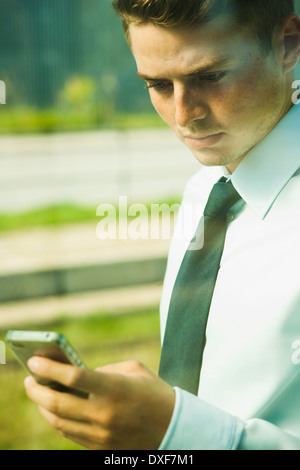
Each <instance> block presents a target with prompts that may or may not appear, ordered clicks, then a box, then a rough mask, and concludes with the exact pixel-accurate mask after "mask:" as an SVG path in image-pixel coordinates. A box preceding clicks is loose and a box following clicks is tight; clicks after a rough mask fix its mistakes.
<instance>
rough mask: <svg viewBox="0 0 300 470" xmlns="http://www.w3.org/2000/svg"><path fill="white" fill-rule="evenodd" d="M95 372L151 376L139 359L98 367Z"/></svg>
mask: <svg viewBox="0 0 300 470" xmlns="http://www.w3.org/2000/svg"><path fill="white" fill-rule="evenodd" d="M96 371H97V372H104V373H107V374H109V373H111V374H125V375H136V374H138V375H143V376H145V377H149V378H153V375H154V374H153V372H151V371H150V370H149V369H148V368H147V367H146V366H144V364H142V363H141V362H139V361H136V360H131V361H125V362H118V363H114V364H109V365H105V366H102V367H98V368H97V369H96Z"/></svg>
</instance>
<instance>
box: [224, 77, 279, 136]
mask: <svg viewBox="0 0 300 470" xmlns="http://www.w3.org/2000/svg"><path fill="white" fill-rule="evenodd" d="M281 97H282V94H281V87H280V83H278V79H276V78H272V77H270V76H269V77H267V78H264V77H263V76H261V74H260V73H256V74H251V75H244V76H243V77H242V78H241V79H239V80H237V81H235V82H234V83H232V84H230V86H228V87H226V88H225V89H223V90H222V98H221V96H220V97H219V99H218V97H215V98H217V99H216V101H215V103H216V107H215V109H216V113H217V114H218V117H219V119H220V121H222V122H223V123H224V124H225V125H226V124H227V125H228V126H229V127H238V128H240V127H244V129H245V131H246V128H248V129H249V130H250V129H251V128H252V129H253V128H257V127H260V126H261V125H263V122H264V120H265V119H268V117H270V118H271V119H274V116H276V114H277V112H278V110H279V109H280V107H281V104H282V99H281Z"/></svg>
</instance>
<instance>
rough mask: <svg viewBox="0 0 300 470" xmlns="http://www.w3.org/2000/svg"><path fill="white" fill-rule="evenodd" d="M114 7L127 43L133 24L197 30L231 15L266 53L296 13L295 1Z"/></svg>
mask: <svg viewBox="0 0 300 470" xmlns="http://www.w3.org/2000/svg"><path fill="white" fill-rule="evenodd" d="M113 7H114V9H115V11H116V13H117V14H118V15H119V16H120V17H121V19H122V24H123V28H124V31H125V33H126V35H127V38H128V39H129V37H128V36H129V34H128V30H129V26H130V24H131V23H133V24H142V23H148V22H152V23H154V24H156V25H161V26H165V27H180V26H194V25H197V24H202V23H207V22H208V21H210V20H212V19H213V18H216V17H217V16H218V15H220V14H221V13H229V14H231V15H233V18H234V20H235V22H236V23H237V24H238V25H239V26H241V27H243V26H248V27H250V29H251V30H252V31H253V32H254V34H255V35H256V36H257V37H258V39H259V40H260V41H261V44H262V47H263V49H264V50H265V51H269V50H270V49H271V45H272V37H273V33H274V31H275V29H276V28H277V27H278V26H280V24H281V23H282V21H283V20H284V18H285V17H286V16H288V15H289V14H291V13H294V1H293V0H113Z"/></svg>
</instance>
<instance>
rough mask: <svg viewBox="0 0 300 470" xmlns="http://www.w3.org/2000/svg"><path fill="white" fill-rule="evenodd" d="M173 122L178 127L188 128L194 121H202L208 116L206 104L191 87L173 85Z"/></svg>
mask: <svg viewBox="0 0 300 470" xmlns="http://www.w3.org/2000/svg"><path fill="white" fill-rule="evenodd" d="M174 107H175V121H176V123H177V124H178V125H179V126H180V127H189V125H191V124H193V123H195V122H196V121H202V120H203V119H205V118H206V116H207V114H208V107H207V104H205V102H204V97H203V96H201V92H200V91H199V89H198V90H193V89H192V87H189V86H184V85H182V84H178V85H177V86H176V85H175V84H174Z"/></svg>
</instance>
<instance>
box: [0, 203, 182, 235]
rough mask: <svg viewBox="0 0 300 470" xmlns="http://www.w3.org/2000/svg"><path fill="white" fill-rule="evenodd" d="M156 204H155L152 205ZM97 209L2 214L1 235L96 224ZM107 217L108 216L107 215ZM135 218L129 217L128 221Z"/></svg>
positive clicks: (64, 206)
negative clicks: (89, 223)
mask: <svg viewBox="0 0 300 470" xmlns="http://www.w3.org/2000/svg"><path fill="white" fill-rule="evenodd" d="M152 204H155V203H152ZM157 204H159V205H160V206H161V208H162V213H163V211H164V210H165V211H166V212H168V210H169V209H168V208H171V207H172V206H173V205H176V204H178V205H179V204H180V200H179V199H176V198H173V200H169V201H164V202H159V203H157ZM145 206H146V207H147V210H148V214H150V213H151V212H150V211H151V208H150V206H151V204H145ZM96 211H97V209H96V208H92V207H83V206H76V205H72V204H59V205H54V206H48V207H42V208H37V209H33V210H30V211H26V212H21V213H0V233H1V232H7V231H13V230H22V229H28V228H37V227H47V226H62V225H67V224H76V223H81V222H92V221H93V222H94V223H95V224H96V223H98V222H99V221H100V220H101V217H100V216H97V215H96ZM115 211H116V216H117V217H118V216H119V214H118V206H117V205H115ZM105 216H106V215H105ZM130 219H134V217H128V220H130Z"/></svg>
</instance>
